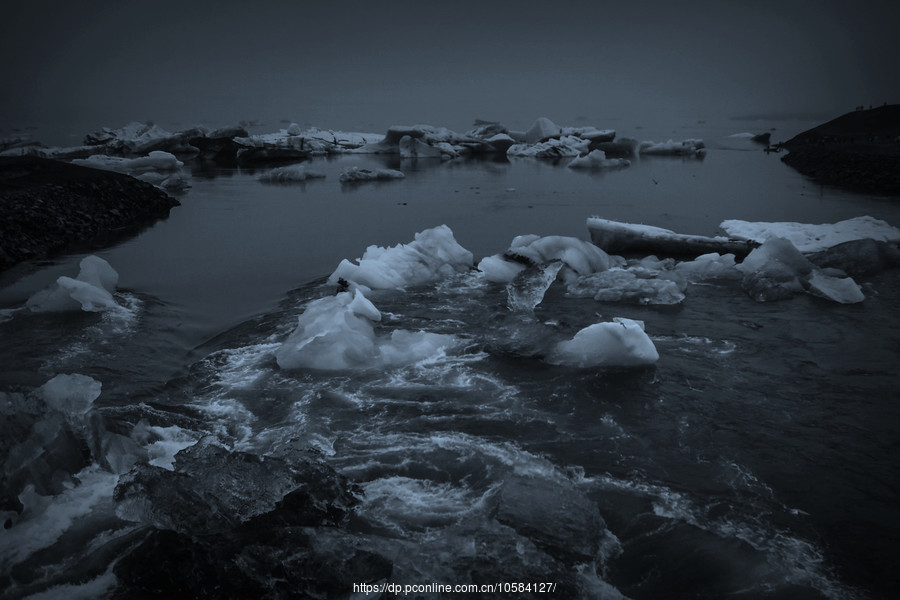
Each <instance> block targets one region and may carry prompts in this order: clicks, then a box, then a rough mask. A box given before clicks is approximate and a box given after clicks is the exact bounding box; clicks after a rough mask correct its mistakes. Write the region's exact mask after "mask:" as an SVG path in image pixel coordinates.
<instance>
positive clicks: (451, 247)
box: [328, 225, 473, 290]
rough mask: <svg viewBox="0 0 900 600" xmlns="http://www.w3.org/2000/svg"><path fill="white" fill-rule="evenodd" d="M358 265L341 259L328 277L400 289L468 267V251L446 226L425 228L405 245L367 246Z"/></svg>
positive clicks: (374, 286)
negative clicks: (389, 246) (388, 246)
mask: <svg viewBox="0 0 900 600" xmlns="http://www.w3.org/2000/svg"><path fill="white" fill-rule="evenodd" d="M358 262H359V264H353V263H352V262H350V261H348V260H347V259H344V260H342V261H341V263H340V264H339V265H338V267H337V269H335V270H334V272H333V273H332V274H331V276H330V277H329V278H328V283H330V284H332V285H334V284H337V283H338V282H339V281H340V280H341V279H343V280H345V281H347V282H353V283H356V284H360V285H364V286H366V287H368V288H371V289H395V290H396V289H403V288H406V287H409V286H415V285H422V284H425V283H430V282H432V281H437V280H439V279H443V278H445V277H449V276H451V275H453V274H455V273H463V272H466V271H468V270H469V269H471V268H472V263H473V257H472V253H471V252H469V251H468V250H466V249H465V248H463V247H462V246H460V245H459V244H458V243H457V242H456V239H455V238H454V237H453V232H452V231H451V230H450V228H449V227H447V226H446V225H440V226H438V227H434V228H432V229H426V230H425V231H422V232H420V233H417V234H416V235H415V239H414V240H413V241H412V242H411V243H409V244H397V245H396V246H393V247H391V248H382V247H380V246H369V247H368V248H366V251H365V253H364V254H363V256H362V258H360V259H358Z"/></svg>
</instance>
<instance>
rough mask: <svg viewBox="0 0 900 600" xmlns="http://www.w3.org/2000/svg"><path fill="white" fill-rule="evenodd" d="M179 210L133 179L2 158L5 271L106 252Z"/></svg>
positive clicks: (0, 254) (0, 255) (1, 257)
mask: <svg viewBox="0 0 900 600" xmlns="http://www.w3.org/2000/svg"><path fill="white" fill-rule="evenodd" d="M179 204H180V203H179V202H178V201H177V200H175V199H174V198H171V197H170V196H168V195H167V194H166V193H165V192H163V191H161V190H159V189H158V188H156V187H154V186H153V185H151V184H149V183H145V182H143V181H138V180H137V179H134V178H133V177H130V176H128V175H123V174H120V173H111V172H108V171H100V170H97V169H91V168H87V167H80V166H77V165H72V164H67V163H63V162H59V161H55V160H49V159H43V158H37V157H8V158H0V213H2V214H3V219H2V220H0V270H5V269H8V268H9V267H11V266H13V265H15V264H17V263H19V262H21V261H24V260H30V259H32V260H33V259H39V258H43V257H46V256H51V255H54V254H58V253H61V252H66V251H74V250H88V249H93V248H99V247H103V246H107V245H109V244H111V243H114V242H116V241H118V240H120V239H122V238H124V237H127V236H129V235H132V234H134V233H137V232H138V231H140V230H141V229H142V228H143V227H145V226H146V225H149V224H150V223H152V222H153V221H155V220H157V219H160V218H165V217H167V216H168V215H169V210H170V209H171V208H172V207H174V206H178V205H179Z"/></svg>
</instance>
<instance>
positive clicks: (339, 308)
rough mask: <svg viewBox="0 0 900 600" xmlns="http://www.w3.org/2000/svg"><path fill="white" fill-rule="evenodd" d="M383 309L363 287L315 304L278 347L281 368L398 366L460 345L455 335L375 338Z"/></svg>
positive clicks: (400, 334) (412, 334)
mask: <svg viewBox="0 0 900 600" xmlns="http://www.w3.org/2000/svg"><path fill="white" fill-rule="evenodd" d="M379 321H381V313H380V312H379V311H378V309H377V308H375V305H374V304H372V303H371V302H370V301H369V300H368V299H367V298H366V297H365V296H364V295H363V293H362V292H361V291H360V290H359V289H356V290H354V291H353V292H341V293H339V294H337V295H336V296H330V297H327V298H321V299H319V300H314V301H312V302H310V303H309V304H308V305H307V307H306V310H305V311H304V312H303V314H301V315H300V316H299V317H298V323H297V328H296V329H295V330H294V331H293V333H291V334H290V336H288V338H287V340H285V342H284V343H283V344H282V345H281V347H279V348H278V350H276V351H275V359H276V361H277V362H278V366H279V367H281V368H282V369H299V368H305V369H321V370H328V371H339V370H347V369H359V368H376V367H396V366H402V365H405V364H411V363H415V362H418V361H421V360H424V359H426V358H430V357H433V356H435V355H439V354H441V353H443V352H444V351H446V350H447V349H448V348H452V347H454V346H455V345H456V344H457V340H456V338H455V337H454V336H452V335H444V334H437V333H429V332H425V331H417V332H412V331H407V330H396V331H394V332H393V333H392V334H391V335H390V336H381V337H379V336H376V334H375V327H374V324H375V323H378V322H379Z"/></svg>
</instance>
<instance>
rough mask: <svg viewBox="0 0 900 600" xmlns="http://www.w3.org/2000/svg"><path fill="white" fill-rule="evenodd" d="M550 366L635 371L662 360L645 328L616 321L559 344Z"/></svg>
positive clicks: (638, 323) (581, 333) (595, 326)
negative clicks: (629, 369)
mask: <svg viewBox="0 0 900 600" xmlns="http://www.w3.org/2000/svg"><path fill="white" fill-rule="evenodd" d="M547 360H548V362H550V363H553V364H556V365H563V366H568V367H578V368H587V367H635V366H642V365H651V364H653V363H655V362H656V361H658V360H659V353H658V352H657V351H656V346H654V345H653V342H652V341H651V340H650V338H649V336H647V334H646V333H645V332H644V324H643V323H642V322H640V321H633V320H631V319H625V318H621V317H616V318H615V319H614V320H613V321H612V322H606V323H595V324H593V325H590V326H588V327H585V328H584V329H582V330H581V331H579V332H578V333H576V334H575V337H573V338H572V339H571V340H566V341H562V342H559V343H558V344H556V346H555V347H554V349H553V351H552V352H551V353H550V356H549V357H548V359H547Z"/></svg>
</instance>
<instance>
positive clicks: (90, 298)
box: [25, 255, 120, 312]
mask: <svg viewBox="0 0 900 600" xmlns="http://www.w3.org/2000/svg"><path fill="white" fill-rule="evenodd" d="M80 267H81V270H80V271H79V273H78V277H77V278H76V279H72V278H71V277H66V276H62V277H59V278H58V279H57V280H56V282H55V283H54V284H52V285H51V286H49V287H47V288H45V289H43V290H41V291H39V292H37V293H36V294H34V295H33V296H31V297H30V298H29V299H28V301H27V302H26V303H25V306H27V307H28V309H29V310H31V311H32V312H60V311H67V310H78V309H79V308H81V310H84V311H87V312H100V311H104V310H109V309H118V308H120V307H119V305H118V304H117V303H116V301H115V299H114V298H113V296H112V294H111V292H112V291H114V290H115V289H116V284H117V283H118V281H119V274H118V273H116V271H115V269H113V268H112V267H111V266H109V263H108V262H106V261H105V260H103V259H102V258H100V257H99V256H93V255H91V256H87V257H85V258H83V259H82V260H81V263H80Z"/></svg>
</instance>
